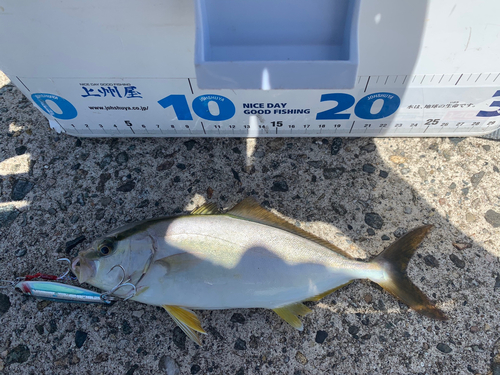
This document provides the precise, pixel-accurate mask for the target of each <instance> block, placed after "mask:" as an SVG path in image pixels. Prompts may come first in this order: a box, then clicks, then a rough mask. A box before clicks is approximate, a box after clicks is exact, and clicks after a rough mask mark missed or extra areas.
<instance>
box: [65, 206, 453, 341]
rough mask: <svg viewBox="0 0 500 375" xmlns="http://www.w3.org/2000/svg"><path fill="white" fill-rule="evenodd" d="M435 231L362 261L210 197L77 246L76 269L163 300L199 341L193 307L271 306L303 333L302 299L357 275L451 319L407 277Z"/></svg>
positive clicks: (129, 295)
mask: <svg viewBox="0 0 500 375" xmlns="http://www.w3.org/2000/svg"><path fill="white" fill-rule="evenodd" d="M431 228H432V226H431V225H424V226H421V227H418V228H415V229H413V230H411V231H410V232H408V233H407V234H406V235H404V236H402V237H401V238H399V239H398V240H396V241H395V242H394V243H392V244H391V245H390V246H389V247H388V248H386V249H385V250H384V251H382V252H381V253H380V254H379V255H378V256H376V257H375V258H374V259H372V260H371V261H368V262H365V261H360V260H356V259H353V258H352V257H351V256H350V255H349V254H348V253H347V252H345V251H343V250H342V249H340V248H338V247H337V246H335V245H333V244H331V243H330V242H328V241H326V240H324V239H321V238H319V237H317V236H315V235H313V234H311V233H309V232H307V231H305V230H303V229H301V228H298V227H296V226H294V225H293V224H290V223H289V222H287V221H286V220H284V219H282V218H280V217H279V216H277V215H275V214H274V213H272V212H271V211H269V210H267V209H265V208H263V207H262V206H260V205H259V204H258V203H257V202H256V201H255V200H254V199H252V198H246V199H244V200H242V201H241V202H240V203H238V204H237V205H236V206H234V207H233V208H231V209H230V210H228V211H226V212H220V211H219V210H218V208H217V206H216V205H215V204H213V203H207V204H204V205H203V206H200V207H199V208H197V209H195V210H194V211H192V212H191V214H189V215H179V216H171V217H159V218H152V219H149V220H145V221H142V222H139V223H134V224H128V225H125V226H123V227H120V228H118V229H115V230H113V231H111V232H110V233H108V234H107V235H105V236H103V237H101V238H99V239H97V240H96V241H94V243H93V244H92V245H91V246H90V248H88V249H86V250H83V251H81V252H79V254H78V256H77V257H76V258H75V259H74V260H73V261H72V265H71V268H72V271H73V272H74V274H75V275H76V277H77V278H78V280H79V282H80V283H88V284H90V285H92V286H94V287H96V288H99V289H101V290H104V291H107V293H109V294H112V295H114V296H117V297H120V298H126V299H129V300H131V301H137V302H141V303H144V304H149V305H155V306H162V307H163V308H164V309H165V310H166V311H167V313H168V314H169V315H170V316H171V317H172V319H173V320H174V321H175V323H177V325H178V326H179V327H180V328H181V329H182V330H183V331H184V333H186V335H187V336H188V337H189V338H190V339H191V340H193V341H194V342H196V343H198V344H199V345H201V338H200V334H206V332H205V330H204V329H203V327H202V324H201V322H200V320H199V319H198V317H197V315H196V313H195V310H221V309H235V308H264V309H270V310H273V311H274V312H275V313H276V314H277V315H278V316H279V317H281V318H282V319H283V320H284V321H286V322H287V323H288V324H290V325H291V326H292V327H294V328H295V329H298V330H302V329H303V323H302V321H301V320H300V317H301V316H305V315H307V314H309V313H311V312H312V310H311V309H310V308H309V307H307V306H306V305H305V304H304V303H303V302H306V301H319V300H320V299H322V298H323V297H325V296H327V295H329V294H331V293H333V292H334V291H336V290H337V289H339V288H341V287H343V286H345V285H347V284H349V283H350V282H352V281H353V280H356V279H368V280H371V281H373V282H375V283H377V284H379V285H380V286H381V287H382V288H383V289H385V290H386V291H388V292H389V293H390V294H392V295H393V296H395V297H396V298H398V299H399V300H401V301H402V302H404V303H405V304H407V305H408V306H409V307H410V308H412V309H413V310H415V311H417V312H419V313H420V314H422V315H424V316H427V317H429V318H433V319H437V320H445V319H447V318H446V316H445V314H444V313H443V312H442V311H441V310H440V309H438V308H437V307H436V306H435V305H434V304H433V303H432V302H431V301H430V300H429V299H428V298H427V297H426V296H425V294H424V293H423V292H422V291H421V290H420V289H419V288H418V287H417V286H416V285H415V284H414V283H413V282H412V281H411V280H410V279H409V278H408V276H407V273H406V268H407V266H408V262H409V261H410V258H411V257H412V255H413V254H414V252H415V250H416V249H417V247H418V246H419V245H420V243H421V242H422V240H423V239H424V237H425V236H426V234H427V233H428V232H429V231H430V229H431Z"/></svg>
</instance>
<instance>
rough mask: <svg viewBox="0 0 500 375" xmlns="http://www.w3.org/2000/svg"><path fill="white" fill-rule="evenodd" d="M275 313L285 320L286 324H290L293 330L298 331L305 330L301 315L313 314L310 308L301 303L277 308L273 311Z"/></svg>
mask: <svg viewBox="0 0 500 375" xmlns="http://www.w3.org/2000/svg"><path fill="white" fill-rule="evenodd" d="M273 311H274V312H275V313H276V314H278V315H279V316H280V318H281V319H283V320H284V321H285V322H287V323H288V324H290V325H291V326H292V327H293V328H295V329H298V330H299V331H302V330H303V329H304V326H303V325H302V322H301V321H300V319H299V315H300V316H306V315H307V314H309V313H310V312H312V310H311V309H310V308H309V307H307V306H306V305H304V304H302V303H300V302H298V303H293V304H291V305H287V306H283V307H277V308H275V309H273Z"/></svg>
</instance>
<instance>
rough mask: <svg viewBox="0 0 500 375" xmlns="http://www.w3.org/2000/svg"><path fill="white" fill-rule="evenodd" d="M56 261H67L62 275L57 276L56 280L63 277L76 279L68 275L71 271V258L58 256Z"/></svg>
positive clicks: (63, 278)
mask: <svg viewBox="0 0 500 375" xmlns="http://www.w3.org/2000/svg"><path fill="white" fill-rule="evenodd" d="M57 261H58V262H68V269H67V270H66V272H64V273H63V274H62V275H60V276H58V277H57V280H65V279H70V280H76V277H74V276H69V275H70V274H71V272H72V271H71V260H69V259H68V258H59V259H58V260H57Z"/></svg>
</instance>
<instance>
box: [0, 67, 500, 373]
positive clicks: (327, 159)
mask: <svg viewBox="0 0 500 375" xmlns="http://www.w3.org/2000/svg"><path fill="white" fill-rule="evenodd" d="M0 124H1V128H0V239H1V240H0V279H6V280H14V279H15V278H16V277H18V276H23V275H26V274H34V273H36V272H43V273H48V274H59V273H62V272H63V271H64V266H63V265H62V264H60V263H58V262H57V261H56V260H57V259H58V258H61V257H70V258H71V257H74V256H75V255H76V254H77V253H78V251H79V250H81V249H84V248H85V247H87V246H89V245H90V244H91V242H92V241H93V240H94V239H95V238H96V237H98V236H100V235H103V234H105V233H106V232H108V231H110V230H111V229H113V228H115V227H117V226H119V225H122V224H125V223H130V222H134V221H139V220H143V219H146V218H151V217H155V216H160V215H171V214H178V213H187V212H188V211H190V210H191V209H193V208H195V207H196V206H198V205H200V204H202V203H204V202H206V201H208V202H214V203H217V205H218V206H219V207H221V208H229V207H231V206H233V205H234V204H236V203H237V202H238V201H240V200H241V199H243V198H244V197H246V196H253V197H254V198H255V199H256V200H257V201H259V202H260V203H262V204H263V205H264V206H265V207H268V208H270V209H272V210H275V212H277V213H278V214H280V215H282V216H283V217H285V218H286V219H288V220H290V222H291V223H294V224H295V225H298V226H300V227H301V228H303V229H305V230H307V231H310V232H312V233H314V234H316V235H318V236H320V237H322V238H324V239H326V240H328V241H331V242H332V243H334V244H335V245H337V246H339V247H341V248H343V249H345V251H347V252H349V253H351V254H352V255H353V256H354V257H356V258H360V259H369V258H371V257H373V256H375V255H376V254H378V253H379V252H380V251H381V250H382V249H383V248H384V247H387V246H388V245H389V244H390V243H391V242H392V241H394V240H395V239H396V238H397V237H400V236H402V235H403V234H404V233H406V232H407V231H408V230H411V229H412V228H415V227H417V226H420V225H422V224H433V225H434V229H433V230H432V231H431V233H430V235H429V236H428V237H427V238H426V239H425V241H424V242H423V244H422V246H421V247H420V248H419V250H418V252H417V255H416V256H415V257H414V258H413V259H412V261H411V262H410V265H409V270H408V272H409V276H410V278H411V279H412V280H413V281H414V282H415V283H416V284H417V285H418V286H419V287H420V288H421V289H422V290H423V291H424V292H425V294H426V295H428V296H429V298H431V299H432V300H434V301H436V302H437V305H438V306H439V307H440V308H441V309H442V310H444V311H445V313H446V314H447V315H448V317H449V320H448V321H445V322H436V321H432V320H429V319H428V318H425V317H422V316H420V315H418V314H417V313H415V312H414V311H412V310H409V309H408V308H407V306H405V305H404V304H402V303H399V302H398V301H397V300H395V299H394V298H393V297H392V296H391V295H389V294H388V293H386V292H384V291H383V290H381V288H380V287H378V286H376V285H375V284H373V283H370V282H368V281H363V280H360V281H355V282H353V283H351V284H350V285H348V286H346V287H344V288H342V289H340V290H338V291H336V292H334V293H333V294H332V295H330V296H328V297H326V298H324V299H323V300H321V301H319V302H308V303H307V304H308V306H309V307H310V308H311V309H312V310H313V312H312V313H311V314H309V315H308V316H306V317H305V318H303V322H304V330H303V331H302V332H299V331H296V330H294V329H292V328H291V327H290V326H289V325H287V324H286V323H284V322H283V321H281V320H280V319H279V318H278V317H277V316H276V314H275V313H273V312H272V311H266V310H262V309H247V310H227V311H200V312H199V313H198V315H199V317H200V320H201V322H202V324H203V326H204V327H205V329H206V331H207V333H208V334H207V335H206V336H204V337H203V346H201V347H200V346H198V345H196V344H194V343H193V342H191V341H189V340H186V336H185V335H184V333H183V332H182V331H181V330H180V329H179V328H177V327H176V326H175V324H174V322H173V321H172V320H171V319H170V318H169V316H168V315H167V314H166V313H165V312H164V311H163V310H162V309H161V308H158V307H153V306H148V305H142V304H139V303H135V302H117V303H115V304H114V305H112V306H100V305H99V306H98V305H77V304H63V303H53V302H45V301H37V300H35V299H33V298H31V297H24V296H22V295H20V294H18V293H16V292H14V290H12V289H3V290H2V294H0V324H1V328H0V372H2V373H3V374H16V375H17V374H35V373H36V374H135V375H142V374H239V375H243V374H302V375H305V374H319V373H328V374H331V373H339V374H367V375H368V374H373V375H374V374H388V373H394V374H484V375H486V374H498V373H500V354H499V353H500V349H499V348H500V341H499V340H500V314H498V311H500V267H499V256H500V245H499V238H500V172H499V167H500V143H498V142H495V141H493V140H488V139H483V138H434V139H431V138H428V139H416V138H413V139H395V138H393V139H391V138H387V139H370V138H357V139H339V138H335V139H321V138H304V139H257V140H255V141H254V142H253V144H250V142H248V141H247V140H246V139H224V138H222V139H203V138H197V139H186V138H184V139H139V138H136V139H133V138H130V139H111V138H110V139H85V138H81V139H77V138H74V137H71V136H67V135H65V134H57V133H55V132H54V131H52V130H50V129H49V127H48V122H47V120H46V119H45V118H44V117H43V116H42V115H41V114H40V113H39V112H38V111H37V110H36V109H35V108H33V107H32V106H31V105H29V101H27V99H26V98H24V97H23V95H22V94H21V93H20V92H19V91H18V90H17V89H16V88H15V87H14V86H12V85H11V84H10V83H9V81H8V80H7V79H6V78H5V77H4V76H1V75H0ZM252 149H253V150H254V154H253V155H251V156H250V157H247V150H252Z"/></svg>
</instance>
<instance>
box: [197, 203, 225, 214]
mask: <svg viewBox="0 0 500 375" xmlns="http://www.w3.org/2000/svg"><path fill="white" fill-rule="evenodd" d="M218 213H219V209H218V208H217V205H216V204H215V203H205V204H203V205H201V206H200V207H198V208H195V209H194V210H193V211H191V215H217V214H218Z"/></svg>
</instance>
